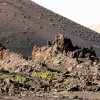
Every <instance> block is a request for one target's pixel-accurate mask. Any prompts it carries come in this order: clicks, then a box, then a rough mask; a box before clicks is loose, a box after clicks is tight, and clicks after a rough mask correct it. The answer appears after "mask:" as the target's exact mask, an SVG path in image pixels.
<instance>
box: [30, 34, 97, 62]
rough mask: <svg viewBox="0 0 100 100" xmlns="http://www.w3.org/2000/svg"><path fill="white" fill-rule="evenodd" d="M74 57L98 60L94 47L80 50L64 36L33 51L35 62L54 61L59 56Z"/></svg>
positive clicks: (36, 47) (58, 36)
mask: <svg viewBox="0 0 100 100" xmlns="http://www.w3.org/2000/svg"><path fill="white" fill-rule="evenodd" d="M69 53H70V56H72V57H73V58H87V57H89V58H90V59H91V57H94V58H96V54H95V51H94V50H93V48H92V46H89V47H88V48H83V49H81V48H79V47H78V46H73V44H72V42H71V40H70V39H68V38H67V37H66V36H64V35H61V34H59V35H57V36H56V37H55V40H54V41H53V43H51V42H50V41H47V46H44V47H41V48H39V47H38V46H34V48H33V51H32V60H34V61H36V60H37V61H45V60H47V59H49V60H50V59H52V58H53V57H56V56H57V55H59V54H66V55H69Z"/></svg>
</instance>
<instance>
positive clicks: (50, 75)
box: [32, 71, 59, 80]
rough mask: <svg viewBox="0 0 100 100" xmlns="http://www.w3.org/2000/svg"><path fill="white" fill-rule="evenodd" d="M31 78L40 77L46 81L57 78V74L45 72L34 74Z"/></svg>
mask: <svg viewBox="0 0 100 100" xmlns="http://www.w3.org/2000/svg"><path fill="white" fill-rule="evenodd" d="M32 76H35V77H41V78H42V79H46V80H51V79H57V78H58V77H59V76H58V74H57V72H51V71H46V72H44V73H43V72H34V73H33V74H32Z"/></svg>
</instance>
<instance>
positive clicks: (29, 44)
mask: <svg viewBox="0 0 100 100" xmlns="http://www.w3.org/2000/svg"><path fill="white" fill-rule="evenodd" d="M59 33H60V34H64V35H66V36H67V37H68V38H70V39H71V40H72V42H73V44H74V45H78V46H81V47H87V46H88V45H92V46H93V47H94V49H95V50H96V54H97V56H98V57H100V52H99V51H100V34H98V33H97V32H95V31H92V30H90V29H88V28H86V27H84V26H82V25H80V24H77V23H75V22H73V21H71V20H69V19H67V18H64V17H62V16H60V15H58V14H56V13H54V12H52V11H50V10H48V9H45V8H43V7H42V6H39V5H37V4H36V3H34V2H32V1H31V0H0V43H2V44H3V45H5V46H6V47H7V48H9V49H11V50H13V51H15V52H19V53H23V54H24V55H25V56H28V55H31V50H32V48H33V46H34V45H38V46H44V45H46V41H47V40H50V41H53V38H54V37H55V36H56V35H57V34H59ZM91 43H92V44H91Z"/></svg>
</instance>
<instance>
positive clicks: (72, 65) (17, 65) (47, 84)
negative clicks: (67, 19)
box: [0, 34, 100, 96]
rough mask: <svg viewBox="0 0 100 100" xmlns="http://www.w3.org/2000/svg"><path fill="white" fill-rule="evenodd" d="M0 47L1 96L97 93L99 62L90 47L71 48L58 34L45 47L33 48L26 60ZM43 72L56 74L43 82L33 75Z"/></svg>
mask: <svg viewBox="0 0 100 100" xmlns="http://www.w3.org/2000/svg"><path fill="white" fill-rule="evenodd" d="M1 47H2V48H1V50H0V89H1V91H0V92H1V93H2V94H8V95H21V96H25V95H29V96H36V95H37V96H40V95H41V96H44V93H48V95H50V94H51V93H52V94H53V93H58V92H62V91H67V92H69V91H75V92H76V91H77V92H79V91H80V92H82V91H92V92H100V61H99V60H98V58H97V57H96V54H95V51H94V50H93V48H92V47H91V46H89V47H88V48H79V47H78V46H73V44H72V42H71V40H70V39H68V38H67V37H66V36H64V35H61V34H59V35H57V36H56V37H55V40H54V41H53V43H51V42H50V41H47V46H44V47H37V46H34V48H33V51H32V56H31V57H28V58H26V57H24V56H23V55H21V54H17V53H14V52H11V51H10V50H6V49H5V48H3V46H2V45H1ZM47 71H50V72H56V74H57V76H58V77H57V78H53V79H52V78H51V79H50V80H47V79H45V78H44V77H45V76H39V75H40V74H37V76H35V75H34V74H33V73H34V72H37V73H41V72H42V73H45V72H47ZM18 76H19V77H18ZM16 77H17V79H16V80H14V79H15V78H16ZM22 77H23V78H24V79H23V78H22ZM46 77H49V76H46ZM52 77H53V76H52ZM21 78H22V80H21ZM23 81H24V83H23ZM46 95H47V94H45V96H46ZM58 96H60V95H58Z"/></svg>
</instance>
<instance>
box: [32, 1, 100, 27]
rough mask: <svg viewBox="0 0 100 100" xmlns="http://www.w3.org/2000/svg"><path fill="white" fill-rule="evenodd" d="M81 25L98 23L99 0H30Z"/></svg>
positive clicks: (99, 20)
mask: <svg viewBox="0 0 100 100" xmlns="http://www.w3.org/2000/svg"><path fill="white" fill-rule="evenodd" d="M32 1H34V2H36V3H38V4H40V5H42V6H43V7H45V8H48V9H50V10H52V11H53V12H56V13H58V14H60V15H62V16H64V17H66V18H69V19H71V20H73V21H75V22H77V23H79V24H81V25H84V26H91V25H94V24H100V0H32Z"/></svg>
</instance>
